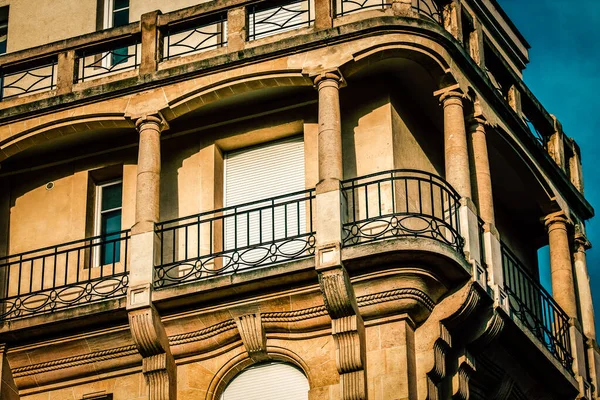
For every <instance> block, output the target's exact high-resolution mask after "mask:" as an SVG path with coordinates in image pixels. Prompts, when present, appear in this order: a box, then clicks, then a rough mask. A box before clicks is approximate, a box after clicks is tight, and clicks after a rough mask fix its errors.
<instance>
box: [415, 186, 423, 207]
mask: <svg viewBox="0 0 600 400" xmlns="http://www.w3.org/2000/svg"><path fill="white" fill-rule="evenodd" d="M416 182H417V186H418V187H419V214H421V215H422V214H423V196H422V194H421V180H420V179H417V180H416Z"/></svg>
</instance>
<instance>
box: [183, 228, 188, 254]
mask: <svg viewBox="0 0 600 400" xmlns="http://www.w3.org/2000/svg"><path fill="white" fill-rule="evenodd" d="M188 228H189V225H187V224H186V226H185V240H184V241H183V245H184V246H185V251H184V254H185V259H186V260H187V259H188Z"/></svg>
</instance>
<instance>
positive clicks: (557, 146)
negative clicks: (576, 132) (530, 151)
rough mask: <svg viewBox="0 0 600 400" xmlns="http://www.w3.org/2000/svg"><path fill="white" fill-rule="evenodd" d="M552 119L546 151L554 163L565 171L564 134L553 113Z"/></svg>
mask: <svg viewBox="0 0 600 400" xmlns="http://www.w3.org/2000/svg"><path fill="white" fill-rule="evenodd" d="M552 119H553V120H554V133H553V134H552V136H550V138H549V139H548V153H549V154H550V157H552V159H553V160H554V162H555V163H556V165H558V166H559V167H560V169H562V170H563V171H566V165H567V163H566V160H565V134H564V132H563V127H562V124H561V123H560V121H559V120H558V119H557V118H556V117H555V116H554V115H553V116H552Z"/></svg>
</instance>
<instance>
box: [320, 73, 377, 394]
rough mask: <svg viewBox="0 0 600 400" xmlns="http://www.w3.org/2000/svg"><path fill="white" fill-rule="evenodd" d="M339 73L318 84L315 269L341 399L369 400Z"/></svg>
mask: <svg viewBox="0 0 600 400" xmlns="http://www.w3.org/2000/svg"><path fill="white" fill-rule="evenodd" d="M341 82H342V78H341V76H340V75H339V74H338V73H337V72H327V73H323V74H321V75H319V76H317V77H316V78H315V87H316V88H317V90H318V91H319V133H318V148H319V183H317V188H316V189H317V190H316V191H317V195H316V216H317V221H316V224H315V225H316V232H317V250H316V252H315V268H316V270H317V273H318V276H319V283H320V289H321V293H322V295H323V300H324V302H325V307H326V308H327V312H328V313H329V316H330V317H331V334H332V336H333V340H334V341H335V343H336V353H337V354H336V366H337V369H338V373H339V374H340V398H341V399H342V400H363V399H366V398H367V377H366V343H365V328H364V323H363V320H362V317H361V315H360V313H359V311H358V304H357V302H356V297H355V295H354V288H353V286H352V283H351V282H350V278H349V276H348V273H347V271H346V269H345V268H344V265H343V263H342V237H341V224H342V222H343V218H342V215H343V214H344V213H345V212H346V210H345V207H344V206H343V205H342V196H341V192H340V180H341V179H342V177H343V169H342V168H343V167H342V128H341V118H340V98H339V89H340V83H341Z"/></svg>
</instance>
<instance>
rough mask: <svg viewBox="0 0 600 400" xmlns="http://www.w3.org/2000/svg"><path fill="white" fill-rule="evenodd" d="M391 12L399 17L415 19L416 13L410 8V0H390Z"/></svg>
mask: <svg viewBox="0 0 600 400" xmlns="http://www.w3.org/2000/svg"><path fill="white" fill-rule="evenodd" d="M392 12H393V13H394V15H397V16H401V17H416V16H417V13H416V12H415V10H414V9H413V8H412V0H392Z"/></svg>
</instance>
